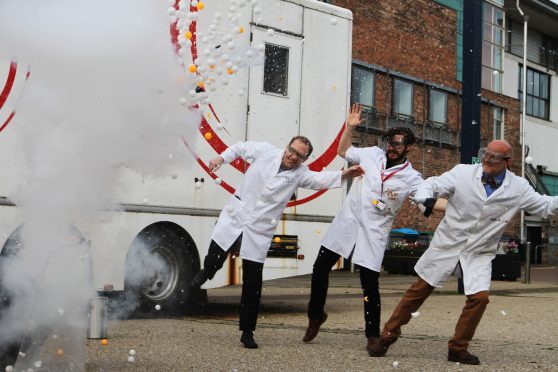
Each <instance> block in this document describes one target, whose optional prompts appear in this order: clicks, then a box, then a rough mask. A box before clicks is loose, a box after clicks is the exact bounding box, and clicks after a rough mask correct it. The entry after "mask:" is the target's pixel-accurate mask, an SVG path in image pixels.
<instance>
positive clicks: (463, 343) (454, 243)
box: [369, 140, 558, 364]
mask: <svg viewBox="0 0 558 372" xmlns="http://www.w3.org/2000/svg"><path fill="white" fill-rule="evenodd" d="M479 156H480V159H481V164H459V165H457V166H455V167H454V168H453V169H452V170H450V171H448V172H446V173H444V174H442V175H441V176H438V177H430V178H428V179H427V180H425V181H424V182H423V183H422V184H421V185H420V186H419V188H418V190H417V192H416V194H415V196H414V201H415V202H416V203H419V204H428V203H429V202H430V204H431V203H432V200H435V199H436V198H438V197H444V198H447V199H448V202H447V206H446V213H445V216H444V218H443V219H442V221H441V222H440V224H439V225H438V228H437V229H436V232H435V233H434V237H433V238H432V242H431V243H430V246H429V248H428V249H427V250H426V251H425V252H424V254H423V255H422V256H421V258H420V259H419V261H418V262H417V264H416V266H415V271H416V272H417V274H418V276H419V277H418V279H417V281H416V282H415V283H414V284H413V285H412V286H411V287H410V288H409V289H408V290H407V292H406V293H405V295H404V296H403V298H402V299H401V301H400V302H399V304H398V305H397V307H396V308H395V310H394V311H393V314H392V315H391V317H390V318H389V320H388V321H387V322H386V324H385V326H384V329H383V331H382V335H381V338H380V340H379V341H378V342H377V343H375V344H374V345H372V347H371V348H370V350H369V354H370V355H371V356H375V357H382V356H384V355H385V354H386V352H387V350H388V348H389V347H390V345H392V344H393V343H394V342H395V341H397V339H398V338H399V336H400V335H401V327H402V326H403V325H405V324H407V323H408V322H409V321H410V320H411V317H412V315H411V314H412V313H414V312H416V311H417V310H418V309H419V308H420V306H421V305H422V304H423V302H424V301H425V300H426V299H427V298H428V296H429V295H430V294H431V293H432V291H434V289H435V288H436V287H441V286H442V283H443V282H444V281H446V279H447V278H448V277H449V276H450V275H451V274H452V273H453V272H454V270H455V269H456V268H457V267H458V265H459V266H460V268H461V271H462V273H463V283H464V287H465V295H466V297H467V299H466V302H465V306H464V307H463V310H462V313H461V316H460V317H459V320H458V321H457V324H456V326H455V333H454V335H453V337H452V339H451V340H450V341H449V342H448V361H450V362H458V363H461V364H480V360H479V358H478V357H476V356H475V355H473V354H471V353H469V351H468V347H469V342H470V341H471V339H472V338H473V336H474V334H475V331H476V328H477V326H478V324H479V322H480V320H481V318H482V316H483V313H484V310H485V309H486V306H487V304H488V292H489V289H490V280H491V276H492V275H491V274H492V260H493V259H494V257H495V256H496V250H497V248H498V241H499V240H500V238H501V237H502V234H503V233H504V230H505V228H506V225H507V223H508V222H509V221H510V220H511V219H512V218H513V217H514V216H515V215H516V213H517V212H518V211H520V210H525V211H526V212H528V213H531V214H533V215H537V216H541V217H545V218H546V217H549V216H551V215H556V213H558V197H551V196H548V195H541V194H539V193H537V192H536V191H535V190H534V189H533V188H532V187H531V185H529V182H527V180H526V179H524V178H522V177H518V176H516V175H515V174H513V173H512V172H511V171H510V170H509V168H510V166H511V161H512V148H511V146H510V144H509V143H507V142H506V141H503V140H496V141H492V142H490V143H489V144H488V146H487V147H486V148H485V149H481V151H480V152H479Z"/></svg>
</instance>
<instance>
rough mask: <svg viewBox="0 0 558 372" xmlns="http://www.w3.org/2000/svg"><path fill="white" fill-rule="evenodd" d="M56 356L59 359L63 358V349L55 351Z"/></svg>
mask: <svg viewBox="0 0 558 372" xmlns="http://www.w3.org/2000/svg"><path fill="white" fill-rule="evenodd" d="M56 355H57V356H59V357H63V356H64V349H58V350H56Z"/></svg>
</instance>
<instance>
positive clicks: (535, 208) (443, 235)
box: [415, 164, 558, 295]
mask: <svg viewBox="0 0 558 372" xmlns="http://www.w3.org/2000/svg"><path fill="white" fill-rule="evenodd" d="M481 177H482V165H481V164H475V165H466V164H459V165H457V166H455V167H454V168H453V169H452V170H450V171H448V172H446V173H444V174H442V175H441V176H439V177H431V178H428V179H427V180H425V181H424V182H423V183H422V184H421V186H420V187H419V189H418V190H417V194H416V195H417V198H421V197H422V198H424V197H432V196H447V197H448V205H447V207H446V214H445V216H444V218H443V219H442V221H441V222H440V224H439V225H438V228H437V229H436V232H435V233H434V237H433V238H432V242H431V243H430V247H429V248H428V249H427V250H426V252H424V254H423V255H422V257H421V258H420V259H419V261H418V262H417V264H416V266H415V271H416V272H417V273H418V274H419V276H420V277H421V278H422V279H424V280H425V281H426V282H428V283H429V284H430V285H432V286H435V287H440V286H441V284H442V282H443V281H445V280H446V279H447V278H448V276H449V275H450V274H451V273H452V272H453V271H454V268H455V267H456V265H457V263H458V262H460V263H461V268H462V270H463V283H464V287H465V294H466V295H471V294H475V293H478V292H480V291H488V290H489V289H490V278H491V275H492V264H491V261H492V260H493V259H494V257H495V255H496V250H497V248H498V241H499V240H500V238H501V236H502V234H503V232H504V230H505V228H506V224H507V223H508V222H509V221H510V220H511V219H512V218H513V217H514V215H515V214H516V213H517V212H518V211H519V210H521V209H524V210H525V211H526V212H529V213H531V214H534V215H538V216H541V217H547V216H549V215H554V214H555V213H556V212H558V198H556V197H550V196H547V195H541V194H538V193H537V192H536V191H535V190H534V189H533V188H532V187H531V186H530V185H529V183H528V182H527V180H525V179H524V178H521V177H518V176H516V175H514V174H513V173H512V172H510V171H506V175H505V178H504V181H503V182H502V185H501V186H500V187H499V188H498V189H497V190H495V191H494V192H493V193H492V194H491V195H490V197H487V196H486V191H485V189H484V185H483V184H482V182H481Z"/></svg>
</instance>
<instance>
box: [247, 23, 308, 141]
mask: <svg viewBox="0 0 558 372" xmlns="http://www.w3.org/2000/svg"><path fill="white" fill-rule="evenodd" d="M302 42H303V39H302V36H301V35H300V36H299V35H293V34H291V33H289V34H287V33H281V32H279V31H275V32H274V33H273V35H269V34H268V32H267V29H264V28H260V27H257V26H256V27H254V28H253V29H252V46H253V47H258V46H259V45H265V56H266V60H265V63H264V65H263V66H257V67H253V68H251V69H250V78H249V92H248V94H249V97H248V104H249V108H248V120H247V122H248V128H247V134H246V136H247V140H250V141H267V142H271V143H272V144H274V145H276V146H278V147H280V148H282V147H284V146H285V145H286V144H287V143H288V141H289V140H290V139H291V138H292V137H293V136H296V135H298V134H299V131H300V80H301V64H302Z"/></svg>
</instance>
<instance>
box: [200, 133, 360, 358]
mask: <svg viewBox="0 0 558 372" xmlns="http://www.w3.org/2000/svg"><path fill="white" fill-rule="evenodd" d="M311 153H312V144H311V143H310V141H309V140H308V138H306V137H303V136H296V137H294V138H293V139H292V140H291V141H290V142H289V144H288V146H287V148H286V149H279V148H277V147H275V146H273V145H271V144H269V143H266V142H251V141H250V142H239V143H236V144H234V145H232V146H230V147H229V148H228V149H226V150H225V151H224V152H223V153H221V155H220V156H218V157H216V158H215V159H213V160H211V161H210V162H209V169H210V171H211V172H215V171H217V170H218V169H219V168H220V167H221V165H222V164H224V163H230V162H232V161H233V160H235V159H237V158H242V159H244V160H246V161H248V162H250V166H249V167H248V169H247V170H246V173H245V175H244V177H243V179H242V181H241V182H240V184H239V185H238V187H237V188H236V191H235V193H234V195H232V196H231V197H230V199H229V201H228V203H227V205H226V206H225V208H224V209H223V210H222V211H221V214H220V215H219V219H218V220H217V223H216V225H215V228H214V229H213V235H212V237H211V244H210V246H209V250H208V253H207V256H206V257H205V260H204V267H203V269H202V270H200V271H199V272H198V273H197V274H196V275H195V276H194V278H193V279H192V282H191V287H192V288H199V287H200V286H201V285H202V284H203V283H204V282H205V281H206V280H208V279H213V277H214V276H215V273H216V272H217V271H218V270H219V269H220V268H221V267H223V264H224V263H225V261H226V259H227V256H228V251H229V250H230V248H231V247H232V246H233V245H240V257H241V258H242V282H243V285H242V295H241V301H240V330H241V331H242V332H243V333H242V337H241V339H240V341H241V342H242V343H243V344H244V346H245V347H247V348H257V347H258V345H257V344H256V342H255V341H254V336H253V332H254V330H255V328H256V320H257V317H258V312H259V306H260V299H261V289H262V270H263V264H264V261H265V258H266V256H267V251H268V250H269V247H270V246H271V239H272V237H273V234H274V233H275V231H276V228H277V224H278V223H279V220H280V219H281V214H282V213H283V210H284V209H285V206H286V205H287V203H288V201H289V200H290V198H291V196H292V195H293V194H294V193H295V192H296V189H297V188H298V187H303V188H307V189H314V190H321V189H328V188H335V187H341V180H342V179H345V178H348V177H356V176H361V175H362V174H363V170H362V168H361V167H359V166H352V167H350V168H348V169H345V170H343V171H323V172H313V171H311V170H310V169H309V168H308V166H307V165H305V164H303V163H304V161H306V159H308V157H309V156H310V154H311Z"/></svg>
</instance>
